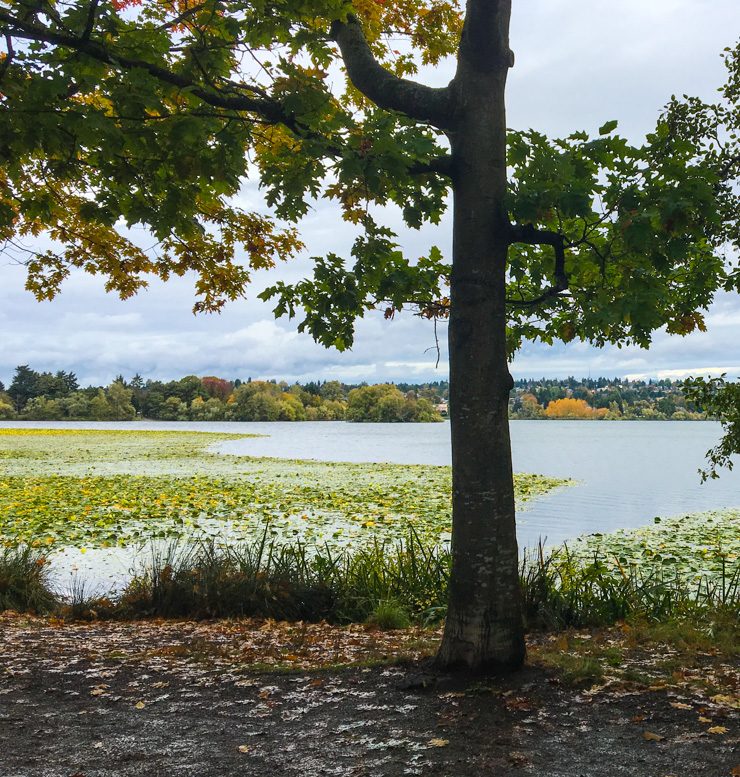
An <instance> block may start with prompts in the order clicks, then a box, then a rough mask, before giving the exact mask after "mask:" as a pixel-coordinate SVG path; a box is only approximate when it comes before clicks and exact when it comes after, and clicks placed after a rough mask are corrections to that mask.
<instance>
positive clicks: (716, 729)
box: [707, 726, 727, 734]
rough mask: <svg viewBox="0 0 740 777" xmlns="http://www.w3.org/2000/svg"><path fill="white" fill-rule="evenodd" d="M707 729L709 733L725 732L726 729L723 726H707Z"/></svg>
mask: <svg viewBox="0 0 740 777" xmlns="http://www.w3.org/2000/svg"><path fill="white" fill-rule="evenodd" d="M707 731H708V732H709V733H710V734H726V733H727V729H726V728H725V727H724V726H712V727H711V728H708V729H707Z"/></svg>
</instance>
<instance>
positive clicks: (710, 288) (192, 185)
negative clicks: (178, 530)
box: [0, 0, 740, 350]
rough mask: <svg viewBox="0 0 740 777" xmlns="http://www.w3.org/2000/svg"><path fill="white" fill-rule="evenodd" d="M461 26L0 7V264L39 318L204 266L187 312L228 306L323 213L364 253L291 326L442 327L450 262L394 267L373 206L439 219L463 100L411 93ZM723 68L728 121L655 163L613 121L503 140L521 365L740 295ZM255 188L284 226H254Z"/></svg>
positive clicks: (318, 16)
mask: <svg viewBox="0 0 740 777" xmlns="http://www.w3.org/2000/svg"><path fill="white" fill-rule="evenodd" d="M462 20H463V14H462V9H461V7H460V4H458V3H454V2H444V1H440V0H394V2H386V3H380V2H374V1H373V0H358V1H357V2H354V3H348V2H345V1H344V0H324V1H322V2H312V3H304V2H300V1H296V0H282V1H281V2H270V3H265V2H220V1H218V0H203V1H202V2H199V1H198V0H176V1H175V2H171V1H170V0H113V2H106V1H105V0H85V1H83V0H74V1H73V0H69V1H67V2H59V1H57V2H49V0H40V2H39V1H38V0H13V1H12V2H8V0H3V1H2V2H0V31H1V32H2V33H3V36H4V40H5V44H4V46H5V51H4V52H3V53H2V55H0V56H2V59H1V60H0V91H1V92H2V97H0V138H1V140H0V158H1V159H2V161H3V165H2V171H1V172H0V238H2V239H3V240H4V244H5V251H6V252H10V253H11V254H13V255H15V256H16V257H18V258H20V259H22V260H23V261H25V262H26V263H27V266H28V288H29V289H30V290H31V291H33V293H34V294H36V295H37V296H38V297H39V298H40V299H44V298H49V297H52V296H53V295H54V294H56V293H57V292H58V290H59V288H60V286H61V284H62V282H63V281H64V279H65V278H66V277H67V276H68V275H69V273H70V271H71V270H72V269H73V268H75V267H78V268H82V269H84V270H86V271H88V272H91V273H97V274H101V275H103V276H104V277H105V278H106V286H107V288H108V289H110V290H113V291H116V292H118V293H119V294H120V295H121V296H122V297H127V296H129V295H131V294H133V293H135V292H136V291H137V290H138V289H139V288H141V287H142V286H144V285H146V283H147V276H148V275H149V274H154V275H157V276H159V277H161V278H168V277H170V276H171V275H173V274H175V275H181V274H184V273H185V272H187V271H194V272H195V273H197V275H198V279H197V284H196V286H197V293H198V299H197V301H196V303H195V307H196V309H197V310H218V309H219V308H220V307H221V306H222V305H223V304H224V302H225V301H227V300H229V299H235V298H237V297H239V296H241V295H243V294H244V293H245V291H246V289H247V287H248V282H249V279H250V275H251V272H252V271H253V270H255V269H260V268H267V267H271V266H273V265H274V264H275V262H277V261H279V260H282V259H288V258H290V257H292V256H294V255H295V254H296V253H297V252H299V251H301V250H302V248H303V246H302V244H301V242H300V239H299V236H298V233H297V231H296V229H295V227H294V226H293V223H294V222H297V221H299V220H300V219H301V218H302V217H303V216H304V215H305V214H306V213H307V212H308V211H309V209H310V208H311V205H312V203H313V202H314V201H315V200H316V199H318V198H325V199H329V200H333V201H336V202H338V203H339V204H340V205H341V208H342V212H343V216H344V218H345V219H346V220H348V221H350V222H352V223H354V224H356V225H357V236H356V240H355V242H354V247H353V248H352V256H351V257H339V256H336V255H334V254H329V255H325V256H317V257H315V271H314V275H313V277H312V278H310V279H307V280H306V281H304V282H300V283H297V284H293V285H289V284H285V283H282V282H280V283H276V284H275V285H273V286H272V287H271V288H270V289H268V290H267V291H266V292H265V293H264V295H263V296H264V297H265V298H267V299H270V298H273V299H275V302H276V308H275V309H276V312H277V313H279V314H284V313H288V314H290V315H299V314H301V315H303V316H304V318H303V319H302V321H301V322H300V325H299V326H300V328H302V329H306V330H307V331H309V332H310V333H311V334H312V335H313V336H314V337H315V338H316V339H317V340H319V341H320V342H322V343H324V344H325V345H333V346H336V347H338V348H340V349H342V348H345V347H349V346H350V345H351V344H352V338H353V328H354V322H355V320H356V318H357V317H359V316H362V315H363V314H364V313H365V312H366V311H367V310H368V309H373V308H380V309H383V310H385V311H386V313H387V315H388V317H391V316H392V315H393V313H394V312H395V311H396V310H399V309H401V308H403V307H404V306H408V305H411V306H413V307H414V309H415V310H416V311H417V312H421V313H422V314H423V315H426V316H428V317H434V316H446V315H447V314H448V311H449V299H448V291H447V286H448V281H449V275H450V262H449V258H448V257H444V256H443V255H442V252H441V251H440V250H439V249H438V248H436V247H431V248H430V250H429V253H428V254H427V256H424V257H421V258H418V257H408V256H404V255H403V253H402V252H401V250H400V249H399V247H398V245H397V239H396V235H395V234H394V233H393V232H392V231H391V230H390V229H389V228H388V227H386V226H384V225H383V224H381V223H378V215H377V207H376V206H379V205H386V204H388V203H393V204H395V205H396V206H398V208H400V209H401V212H402V214H403V219H404V222H405V224H406V225H407V226H408V227H410V228H418V227H420V226H421V225H422V224H424V223H425V222H433V223H436V222H438V221H439V219H440V218H441V217H442V214H443V212H444V210H445V207H446V202H447V201H446V197H445V195H446V192H447V190H448V188H449V186H450V185H451V182H452V164H451V156H450V154H449V149H448V142H447V138H446V137H445V134H446V133H447V134H449V129H450V126H451V123H452V122H451V119H450V116H452V115H454V106H453V105H451V102H450V101H451V100H452V98H451V96H450V95H451V92H450V89H449V88H431V87H426V86H423V85H420V84H415V83H414V82H412V81H410V80H408V77H409V76H412V75H414V74H415V73H416V72H417V70H418V68H419V66H420V65H421V64H428V65H434V64H436V63H438V62H439V61H440V60H441V59H442V58H444V57H446V56H449V55H452V54H453V53H454V52H455V51H456V48H457V45H458V42H459V39H460V34H461V26H462ZM391 38H392V39H393V40H394V41H396V42H392V41H391ZM398 38H403V39H405V40H403V41H402V42H400V43H399V42H398ZM725 60H726V64H727V67H728V76H729V77H728V81H727V84H726V85H725V87H724V89H723V91H722V93H721V95H720V96H719V99H718V100H717V102H715V103H712V104H707V103H704V102H702V101H700V100H698V99H695V98H682V99H674V100H672V101H671V103H670V104H669V105H668V106H667V108H666V110H665V112H664V113H663V115H662V116H661V117H660V120H659V121H658V123H657V125H656V127H655V130H654V131H653V132H652V133H651V134H649V135H648V137H647V138H646V140H645V142H644V143H643V144H641V145H634V144H632V143H630V142H628V141H627V140H626V139H624V138H622V137H620V136H619V135H618V134H617V132H616V130H617V123H616V122H615V121H609V122H607V123H605V124H604V125H603V126H602V127H601V130H600V133H599V135H598V136H596V137H590V136H589V135H588V134H587V133H585V132H575V133H573V134H571V135H570V136H568V137H566V138H562V139H549V138H547V137H546V136H544V135H543V134H541V133H540V132H537V131H535V130H527V129H524V130H523V129H512V130H510V131H509V133H508V146H509V151H508V164H509V168H510V176H509V182H510V183H509V191H508V195H507V209H508V215H509V219H510V221H511V223H512V225H513V226H512V235H511V242H512V246H511V249H510V253H509V268H508V293H507V298H508V305H509V319H510V321H509V327H510V347H511V349H512V350H514V349H515V348H516V347H518V345H519V344H520V343H521V341H522V339H523V338H530V339H534V338H539V339H542V340H544V341H545V342H552V341H554V340H555V339H560V340H564V341H569V340H572V339H574V338H580V339H583V340H588V341H590V342H593V343H596V344H603V343H606V342H619V343H624V342H634V343H638V344H640V345H647V344H648V343H649V342H650V338H651V333H652V332H653V331H654V330H655V329H657V328H660V327H661V326H664V325H665V326H667V328H668V330H669V331H671V332H676V333H679V334H686V333H688V332H691V331H693V330H694V329H697V328H698V329H702V328H703V327H704V320H703V315H702V311H703V310H704V309H706V307H707V306H708V305H709V303H710V301H711V299H712V296H713V294H714V293H715V292H716V291H717V290H719V289H738V288H739V287H740V270H739V269H738V266H737V265H736V264H733V263H732V262H729V261H728V258H727V256H728V254H727V251H728V249H730V248H731V247H734V248H737V246H738V244H739V243H740V235H739V233H738V213H740V201H739V200H738V193H737V190H736V189H734V188H733V182H734V181H736V180H737V176H738V169H739V167H740V161H738V160H740V146H739V145H738V144H739V142H740V141H738V129H739V128H740V112H739V111H738V107H737V96H738V90H739V89H740V66H739V62H740V59H739V56H738V51H737V50H734V51H731V50H728V51H726V52H725ZM247 180H256V181H258V182H259V184H260V186H261V187H262V189H263V191H264V195H265V203H266V205H267V206H269V209H270V211H269V213H268V212H266V211H265V210H264V209H260V210H256V211H249V210H246V209H245V208H243V207H242V206H241V205H240V201H239V191H240V188H241V187H242V186H243V184H244V182H245V181H247ZM140 227H144V228H145V229H146V231H147V233H151V235H152V236H153V239H152V240H150V241H148V240H146V239H144V240H142V237H141V233H140V232H137V231H136V228H140ZM40 235H46V236H48V237H49V238H51V243H48V241H47V243H46V244H45V246H46V247H44V248H43V249H41V248H39V247H38V245H39V242H38V241H33V242H31V243H30V244H29V243H28V240H27V238H29V237H31V236H34V237H36V236H40ZM151 242H154V245H153V246H152V245H147V243H151ZM29 246H30V247H29Z"/></svg>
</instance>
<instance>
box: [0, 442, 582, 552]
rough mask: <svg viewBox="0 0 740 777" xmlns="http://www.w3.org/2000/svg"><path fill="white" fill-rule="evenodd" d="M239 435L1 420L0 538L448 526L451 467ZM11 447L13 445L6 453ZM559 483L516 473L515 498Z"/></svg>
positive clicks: (368, 535) (360, 536)
mask: <svg viewBox="0 0 740 777" xmlns="http://www.w3.org/2000/svg"><path fill="white" fill-rule="evenodd" d="M244 436H245V435H233V434H228V435H226V434H212V433H197V432H196V433H194V432H138V431H135V432H129V431H115V432H113V431H111V432H109V431H99V430H93V431H86V430H69V431H67V430H57V429H54V430H39V429H22V430H16V429H0V542H4V543H6V544H29V545H32V546H36V547H38V546H43V547H48V548H49V549H56V548H62V547H70V546H71V547H77V548H87V547H110V546H115V545H120V546H126V545H131V544H137V543H142V542H146V541H148V540H152V539H171V538H181V537H188V538H196V539H198V538H199V539H202V538H209V537H210V538H214V539H223V540H228V541H229V542H235V541H242V540H254V539H258V538H259V537H261V536H262V535H263V534H264V533H265V531H267V533H268V534H269V536H270V537H271V538H274V539H277V540H284V541H291V542H294V541H296V540H300V541H302V542H306V543H313V544H325V543H330V544H333V545H336V546H342V547H345V546H347V545H353V546H355V545H357V544H358V543H360V544H363V543H372V542H376V541H385V540H395V539H399V538H402V537H405V536H406V535H407V534H408V532H409V530H410V529H413V530H414V531H415V532H416V533H417V535H418V536H419V537H420V538H422V539H423V540H425V541H430V542H438V541H439V540H440V539H442V540H443V539H445V538H446V536H448V533H449V529H450V490H451V475H450V468H449V467H440V466H422V465H414V466H408V465H393V464H341V463H340V464H338V463H333V462H317V461H296V460H282V459H267V458H250V457H238V456H230V455H224V454H219V453H217V452H211V451H212V448H213V445H214V444H217V443H220V442H224V441H225V440H230V439H236V438H239V437H244ZM16 453H17V454H18V455H15V454H16ZM566 482H567V481H562V480H556V479H554V478H546V477H542V476H537V475H517V476H516V479H515V485H516V493H517V499H518V502H519V504H520V505H523V504H525V503H526V501H527V500H528V499H531V498H533V497H536V496H540V495H543V494H545V493H547V492H548V491H550V490H552V489H553V488H555V487H557V486H560V485H564V484H565V483H566Z"/></svg>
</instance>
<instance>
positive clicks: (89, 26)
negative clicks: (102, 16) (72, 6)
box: [82, 0, 99, 40]
mask: <svg viewBox="0 0 740 777" xmlns="http://www.w3.org/2000/svg"><path fill="white" fill-rule="evenodd" d="M98 3H99V0H90V8H89V9H88V11H87V22H86V24H85V29H84V30H83V32H82V40H90V36H91V35H92V33H93V29H94V28H95V14H96V13H97V12H98Z"/></svg>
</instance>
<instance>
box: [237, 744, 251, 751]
mask: <svg viewBox="0 0 740 777" xmlns="http://www.w3.org/2000/svg"><path fill="white" fill-rule="evenodd" d="M236 749H237V750H238V751H239V752H240V753H248V752H249V745H239V747H237V748H236Z"/></svg>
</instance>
